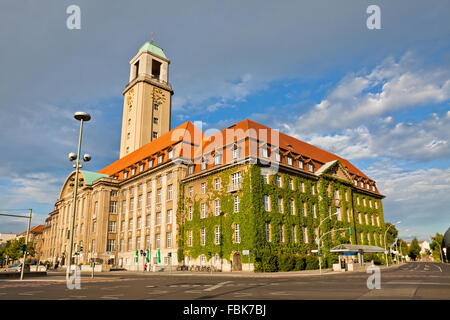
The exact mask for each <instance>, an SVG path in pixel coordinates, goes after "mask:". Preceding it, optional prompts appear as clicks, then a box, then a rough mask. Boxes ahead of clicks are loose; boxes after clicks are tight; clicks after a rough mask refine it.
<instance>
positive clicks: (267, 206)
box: [264, 194, 269, 211]
mask: <svg viewBox="0 0 450 320" xmlns="http://www.w3.org/2000/svg"><path fill="white" fill-rule="evenodd" d="M264 210H266V211H269V196H268V195H267V194H265V195H264Z"/></svg>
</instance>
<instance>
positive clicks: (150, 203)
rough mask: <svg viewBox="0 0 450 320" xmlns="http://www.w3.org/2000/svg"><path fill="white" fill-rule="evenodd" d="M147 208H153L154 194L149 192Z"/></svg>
mask: <svg viewBox="0 0 450 320" xmlns="http://www.w3.org/2000/svg"><path fill="white" fill-rule="evenodd" d="M147 207H148V208H151V207H152V192H151V191H150V192H147Z"/></svg>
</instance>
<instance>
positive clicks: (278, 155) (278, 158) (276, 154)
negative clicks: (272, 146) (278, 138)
mask: <svg viewBox="0 0 450 320" xmlns="http://www.w3.org/2000/svg"><path fill="white" fill-rule="evenodd" d="M280 159H281V157H280V152H279V151H276V152H275V161H276V162H280Z"/></svg>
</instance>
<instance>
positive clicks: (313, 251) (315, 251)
mask: <svg viewBox="0 0 450 320" xmlns="http://www.w3.org/2000/svg"><path fill="white" fill-rule="evenodd" d="M311 252H312V253H317V252H319V250H311Z"/></svg>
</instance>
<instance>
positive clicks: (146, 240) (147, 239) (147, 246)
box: [145, 236, 151, 250]
mask: <svg viewBox="0 0 450 320" xmlns="http://www.w3.org/2000/svg"><path fill="white" fill-rule="evenodd" d="M145 249H147V250H150V249H151V247H150V236H145Z"/></svg>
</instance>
